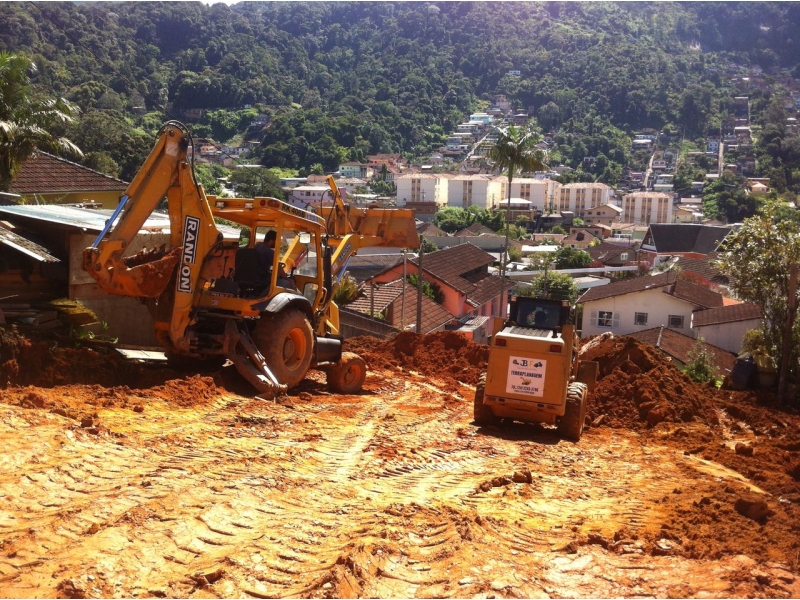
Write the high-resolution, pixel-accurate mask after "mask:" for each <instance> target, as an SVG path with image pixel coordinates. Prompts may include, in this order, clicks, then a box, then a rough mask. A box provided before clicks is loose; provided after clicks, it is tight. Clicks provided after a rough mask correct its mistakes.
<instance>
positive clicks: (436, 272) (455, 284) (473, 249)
mask: <svg viewBox="0 0 800 600" xmlns="http://www.w3.org/2000/svg"><path fill="white" fill-rule="evenodd" d="M409 262H410V263H412V264H413V265H415V266H417V265H419V259H416V258H413V259H410V260H409ZM493 262H494V257H493V256H492V255H491V254H489V253H488V252H484V251H483V250H481V249H480V248H478V247H477V246H473V245H472V244H469V243H467V244H458V245H457V246H451V247H450V248H445V249H444V250H439V251H438V252H432V253H431V254H426V255H425V256H424V257H423V259H422V270H423V271H425V272H426V273H428V274H429V275H431V276H433V277H436V278H437V279H440V280H441V281H443V282H444V283H445V284H447V285H448V286H449V287H451V288H453V289H455V290H457V291H459V292H461V293H463V294H467V295H469V294H471V293H473V292H474V291H475V289H476V286H475V284H474V283H471V282H470V281H469V280H468V279H466V278H465V275H466V276H467V277H469V275H470V272H471V271H477V270H479V269H481V270H484V269H486V268H487V267H488V266H489V265H490V264H492V263H493ZM484 272H486V273H487V275H488V271H484Z"/></svg>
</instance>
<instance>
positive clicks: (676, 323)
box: [669, 315, 683, 329]
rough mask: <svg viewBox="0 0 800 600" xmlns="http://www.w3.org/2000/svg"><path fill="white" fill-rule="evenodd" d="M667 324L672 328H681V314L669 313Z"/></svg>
mask: <svg viewBox="0 0 800 600" xmlns="http://www.w3.org/2000/svg"><path fill="white" fill-rule="evenodd" d="M669 326H670V328H672V329H683V315H670V316H669Z"/></svg>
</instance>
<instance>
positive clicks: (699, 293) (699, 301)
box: [666, 279, 723, 308]
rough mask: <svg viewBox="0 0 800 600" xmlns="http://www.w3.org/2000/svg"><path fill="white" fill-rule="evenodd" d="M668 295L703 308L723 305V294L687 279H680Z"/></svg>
mask: <svg viewBox="0 0 800 600" xmlns="http://www.w3.org/2000/svg"><path fill="white" fill-rule="evenodd" d="M666 293H668V294H671V295H672V296H675V297H676V298H680V299H681V300H686V301H687V302H691V303H692V304H696V305H697V306H701V307H703V308H718V307H720V306H722V305H723V302H722V294H720V293H719V292H714V291H711V290H710V289H708V288H707V287H703V286H702V285H698V284H696V283H692V282H691V281H686V280H685V279H678V281H676V282H675V285H674V286H672V288H671V289H670V290H669V291H668V292H666Z"/></svg>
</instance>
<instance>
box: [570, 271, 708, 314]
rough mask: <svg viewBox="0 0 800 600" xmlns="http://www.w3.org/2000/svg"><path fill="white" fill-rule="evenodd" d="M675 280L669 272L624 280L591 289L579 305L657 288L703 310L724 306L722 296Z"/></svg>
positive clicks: (579, 301)
mask: <svg viewBox="0 0 800 600" xmlns="http://www.w3.org/2000/svg"><path fill="white" fill-rule="evenodd" d="M675 278H676V275H675V274H674V273H671V272H669V271H667V272H666V273H660V274H659V275H645V276H643V277H634V278H633V279H623V280H622V281H616V282H614V283H609V284H608V285H602V286H598V287H594V288H590V289H589V290H587V291H586V293H585V294H583V296H581V297H580V298H578V303H579V304H583V303H586V302H594V301H596V300H604V299H606V298H615V297H617V296H624V295H626V294H635V293H637V292H644V291H647V290H653V289H657V288H666V289H664V292H665V293H667V294H670V295H671V296H674V297H675V298H678V299H680V300H683V301H685V302H689V303H691V304H694V305H696V306H700V307H703V308H716V307H720V306H722V304H723V303H722V294H719V293H717V292H713V291H711V290H709V289H708V288H705V287H703V286H701V285H697V284H696V283H692V282H690V281H686V280H683V279H678V280H677V281H676V279H675Z"/></svg>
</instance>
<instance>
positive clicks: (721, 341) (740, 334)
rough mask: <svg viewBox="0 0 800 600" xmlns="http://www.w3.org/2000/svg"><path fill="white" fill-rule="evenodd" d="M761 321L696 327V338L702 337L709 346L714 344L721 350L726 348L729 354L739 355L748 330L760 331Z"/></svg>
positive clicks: (753, 320)
mask: <svg viewBox="0 0 800 600" xmlns="http://www.w3.org/2000/svg"><path fill="white" fill-rule="evenodd" d="M760 327H761V321H760V320H759V319H751V320H749V321H738V322H736V323H720V324H716V325H706V326H704V327H694V326H693V331H694V332H695V333H694V337H702V338H703V339H704V340H705V341H706V342H708V343H709V344H714V345H715V346H719V347H720V348H725V350H727V351H728V352H733V353H734V354H739V352H740V351H741V349H742V338H744V334H745V332H746V331H747V330H748V329H759V328H760Z"/></svg>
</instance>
